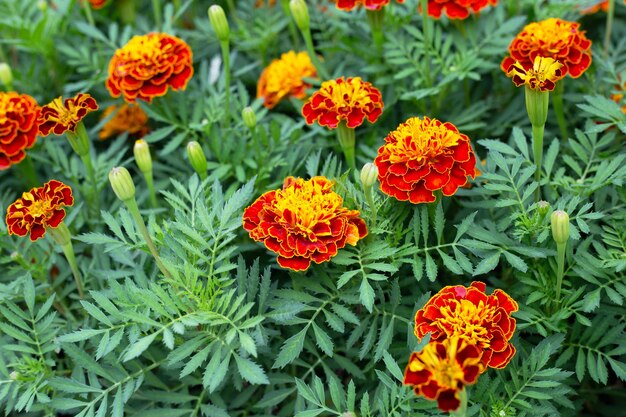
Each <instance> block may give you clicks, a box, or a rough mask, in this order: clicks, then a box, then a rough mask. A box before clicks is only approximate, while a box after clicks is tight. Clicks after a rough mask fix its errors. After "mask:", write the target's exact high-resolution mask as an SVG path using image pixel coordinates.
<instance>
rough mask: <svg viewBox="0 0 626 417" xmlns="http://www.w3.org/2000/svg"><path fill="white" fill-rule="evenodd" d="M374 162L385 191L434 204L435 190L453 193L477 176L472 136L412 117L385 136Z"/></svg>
mask: <svg viewBox="0 0 626 417" xmlns="http://www.w3.org/2000/svg"><path fill="white" fill-rule="evenodd" d="M385 142H386V143H385V144H384V145H383V146H381V147H380V149H378V155H377V156H376V159H375V160H374V163H375V164H376V166H377V167H378V180H379V181H380V189H381V191H382V192H383V193H385V194H387V195H389V196H392V197H395V198H397V199H398V200H400V201H406V200H408V201H410V202H411V203H414V204H417V203H431V202H433V201H435V194H434V191H437V190H441V191H442V192H443V194H444V195H446V196H451V195H453V194H454V193H455V192H456V190H457V189H458V188H459V187H462V186H464V185H465V184H466V183H467V177H468V176H469V177H472V178H474V177H475V176H476V157H475V156H474V151H473V150H472V146H471V145H470V140H469V138H468V137H467V136H466V135H464V134H462V133H460V132H459V131H458V129H457V128H456V127H455V126H454V125H453V124H452V123H443V122H440V121H439V120H437V119H430V118H428V117H424V119H420V118H419V117H412V118H410V119H409V120H407V121H406V122H404V123H402V124H401V125H400V126H398V128H397V129H396V130H394V131H393V132H391V133H389V135H387V137H386V138H385Z"/></svg>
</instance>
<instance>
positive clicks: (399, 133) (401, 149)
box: [389, 117, 461, 164]
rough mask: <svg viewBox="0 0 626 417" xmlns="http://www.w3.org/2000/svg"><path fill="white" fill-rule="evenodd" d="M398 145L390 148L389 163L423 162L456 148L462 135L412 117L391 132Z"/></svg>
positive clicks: (440, 125) (442, 126)
mask: <svg viewBox="0 0 626 417" xmlns="http://www.w3.org/2000/svg"><path fill="white" fill-rule="evenodd" d="M390 135H392V136H393V137H394V138H396V140H397V141H396V143H395V144H394V146H393V147H390V149H389V150H390V155H389V161H390V162H391V163H394V164H395V163H401V162H406V161H409V160H416V161H418V162H423V161H424V160H430V159H432V158H435V157H436V156H438V155H440V154H441V153H443V151H444V150H445V149H446V148H450V147H452V146H456V145H457V144H458V143H459V140H460V139H461V134H460V133H458V132H455V131H453V130H450V129H448V128H446V127H445V126H444V125H442V124H438V123H436V122H435V121H434V120H430V119H428V118H424V120H422V119H420V118H419V117H412V118H410V119H409V120H407V121H406V122H405V123H403V124H401V125H400V126H398V128H397V129H396V130H395V131H393V132H391V134H390Z"/></svg>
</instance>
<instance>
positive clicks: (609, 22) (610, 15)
mask: <svg viewBox="0 0 626 417" xmlns="http://www.w3.org/2000/svg"><path fill="white" fill-rule="evenodd" d="M614 17H615V0H609V8H608V10H607V11H606V33H605V34H604V56H605V57H608V56H609V47H610V46H611V45H610V44H611V32H612V31H613V19H614Z"/></svg>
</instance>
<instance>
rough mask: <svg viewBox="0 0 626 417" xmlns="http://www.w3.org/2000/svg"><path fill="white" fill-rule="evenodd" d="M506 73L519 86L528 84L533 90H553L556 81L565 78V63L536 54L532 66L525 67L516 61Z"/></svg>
mask: <svg viewBox="0 0 626 417" xmlns="http://www.w3.org/2000/svg"><path fill="white" fill-rule="evenodd" d="M506 75H507V76H508V77H511V79H512V80H513V83H514V84H515V85H516V86H517V87H520V86H522V85H526V86H528V87H529V88H530V89H532V90H539V91H552V90H554V87H556V82H557V81H559V80H560V79H561V78H563V75H564V74H563V64H561V63H560V62H559V61H555V60H554V59H552V58H544V57H541V56H536V57H535V61H534V62H533V66H532V67H531V68H524V67H523V66H522V64H520V63H519V61H515V63H514V64H513V65H511V67H510V68H509V72H508V73H507V74H506Z"/></svg>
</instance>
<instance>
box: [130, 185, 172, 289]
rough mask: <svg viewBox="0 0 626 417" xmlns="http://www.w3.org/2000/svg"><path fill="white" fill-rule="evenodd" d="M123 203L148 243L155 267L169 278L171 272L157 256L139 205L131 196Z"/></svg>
mask: <svg viewBox="0 0 626 417" xmlns="http://www.w3.org/2000/svg"><path fill="white" fill-rule="evenodd" d="M124 203H125V204H126V207H128V211H129V212H130V215H131V216H133V219H134V220H135V224H136V225H137V227H138V228H139V232H140V233H141V235H142V236H143V238H144V240H145V241H146V244H147V245H148V249H149V250H150V253H151V254H152V257H153V258H154V260H155V262H156V264H157V267H158V268H159V269H160V270H161V272H162V273H163V275H165V277H166V278H168V279H171V278H172V274H171V273H170V271H168V269H167V268H166V267H165V265H163V262H162V261H161V257H160V256H159V252H158V251H157V248H156V246H155V245H154V242H153V241H152V238H151V237H150V233H149V232H148V228H147V227H146V223H145V222H144V221H143V218H142V217H141V213H139V206H138V205H137V200H135V198H134V197H133V198H130V199H128V200H125V201H124Z"/></svg>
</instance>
